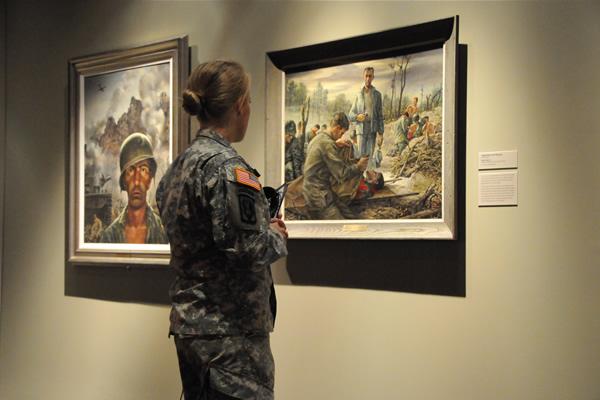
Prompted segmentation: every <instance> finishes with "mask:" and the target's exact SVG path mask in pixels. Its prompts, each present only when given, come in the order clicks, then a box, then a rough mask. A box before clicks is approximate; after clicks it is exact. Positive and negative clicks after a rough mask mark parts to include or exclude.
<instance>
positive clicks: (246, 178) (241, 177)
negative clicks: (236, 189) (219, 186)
mask: <svg viewBox="0 0 600 400" xmlns="http://www.w3.org/2000/svg"><path fill="white" fill-rule="evenodd" d="M234 171H235V181H236V182H237V183H241V184H242V185H246V186H250V187H251V188H253V189H256V190H261V189H262V186H261V185H260V182H259V181H258V178H257V177H256V176H254V174H253V173H252V172H250V171H246V170H245V169H244V168H240V167H235V170H234Z"/></svg>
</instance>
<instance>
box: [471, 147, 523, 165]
mask: <svg viewBox="0 0 600 400" xmlns="http://www.w3.org/2000/svg"><path fill="white" fill-rule="evenodd" d="M517 167H518V152H517V150H508V151H485V152H479V169H480V170H482V169H508V168H517Z"/></svg>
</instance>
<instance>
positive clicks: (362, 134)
mask: <svg viewBox="0 0 600 400" xmlns="http://www.w3.org/2000/svg"><path fill="white" fill-rule="evenodd" d="M363 78H364V82H365V84H364V86H363V87H362V88H361V90H360V92H359V93H358V94H357V95H356V97H355V98H354V102H353V103H352V107H351V108H350V112H349V113H348V117H349V118H350V121H351V122H353V123H355V124H356V136H357V139H358V148H359V151H360V157H369V169H372V168H374V167H375V165H374V164H373V157H372V155H373V150H374V149H375V141H376V138H377V137H380V140H383V103H382V98H381V92H379V91H378V90H377V89H375V86H373V85H372V82H373V79H375V70H374V69H373V67H367V68H365V69H364V71H363Z"/></svg>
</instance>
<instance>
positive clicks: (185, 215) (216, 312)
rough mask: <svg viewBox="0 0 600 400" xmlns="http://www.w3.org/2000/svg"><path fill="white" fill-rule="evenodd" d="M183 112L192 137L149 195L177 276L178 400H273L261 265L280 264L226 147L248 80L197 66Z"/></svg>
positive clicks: (272, 229) (260, 199)
mask: <svg viewBox="0 0 600 400" xmlns="http://www.w3.org/2000/svg"><path fill="white" fill-rule="evenodd" d="M183 107H184V109H185V110H186V111H187V112H188V113H189V114H190V115H196V116H197V118H198V120H199V122H200V130H199V131H198V134H197V136H196V138H195V140H194V141H193V142H192V144H191V145H190V147H189V148H187V149H186V150H185V151H184V152H183V153H182V154H181V155H180V156H179V157H178V158H177V159H176V160H175V161H174V162H173V163H172V164H171V166H170V167H169V170H168V171H167V173H166V174H165V175H164V177H163V179H162V180H161V182H160V184H159V186H158V190H157V193H156V200H157V204H158V207H159V210H160V214H161V218H162V220H163V225H164V227H165V230H166V232H167V235H168V237H169V243H170V245H171V262H170V265H171V267H172V268H173V269H174V270H175V272H176V278H175V282H174V283H173V285H172V287H171V290H170V296H171V300H172V309H171V317H170V319H171V326H170V333H171V334H173V335H174V336H175V345H176V348H177V355H178V359H179V369H180V373H181V379H182V383H183V389H184V392H185V399H186V400H195V399H232V398H233V399H272V398H273V382H274V364H273V357H272V355H271V349H270V345H269V334H270V332H271V331H272V330H273V323H274V320H275V292H274V287H273V280H272V277H271V270H270V264H271V263H272V262H274V261H275V260H277V259H279V258H281V257H284V256H285V255H287V250H286V244H285V241H286V238H287V230H286V228H285V225H284V223H283V221H281V220H280V219H278V218H273V219H271V218H270V216H269V206H268V202H267V199H266V197H265V195H264V193H263V191H262V186H261V184H260V182H259V181H258V176H259V174H258V172H257V171H256V170H255V169H254V168H252V167H251V166H250V165H249V164H248V163H247V162H246V161H245V160H244V159H243V158H242V157H241V156H240V155H238V154H237V152H236V151H235V149H234V148H233V147H231V143H234V142H240V141H241V140H243V139H244V136H245V133H246V128H247V126H248V119H249V116H250V81H249V77H248V75H247V74H246V73H245V72H244V69H243V67H242V66H241V65H240V64H238V63H235V62H229V61H214V62H208V63H204V64H201V65H199V66H198V67H197V68H196V69H195V70H194V71H193V73H192V75H191V76H190V78H189V80H188V87H187V89H186V91H185V92H184V93H183Z"/></svg>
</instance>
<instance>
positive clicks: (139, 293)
mask: <svg viewBox="0 0 600 400" xmlns="http://www.w3.org/2000/svg"><path fill="white" fill-rule="evenodd" d="M458 61H459V69H458V71H459V72H458V73H459V76H458V77H457V81H458V85H457V87H458V89H457V92H458V93H457V95H458V99H457V100H458V102H457V104H458V107H457V108H458V111H457V112H458V115H457V122H458V126H457V137H456V147H457V152H458V154H457V166H456V171H457V174H456V178H457V191H456V193H457V226H458V238H457V240H453V241H449V240H433V241H415V240H396V241H387V240H386V241H384V240H376V241H359V242H357V241H351V240H290V241H289V243H288V249H289V253H290V256H289V257H288V259H287V275H288V276H289V281H288V279H284V281H282V280H281V279H279V280H277V281H276V282H277V283H278V284H291V285H311V286H329V287H343V288H360V289H371V290H386V291H399V292H411V293H426V294H437V295H446V296H466V284H465V151H466V109H467V101H466V93H467V88H466V82H467V80H466V77H467V46H466V45H459V51H458ZM274 275H275V276H276V277H278V276H283V275H285V273H281V271H275V273H274ZM173 278H174V274H173V272H172V271H171V270H170V269H169V268H168V267H148V266H131V267H127V268H124V267H98V266H67V267H66V269H65V295H67V296H76V297H87V298H95V299H102V300H112V301H122V302H136V303H152V304H170V301H169V297H168V290H169V286H170V284H171V282H172V281H173Z"/></svg>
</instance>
